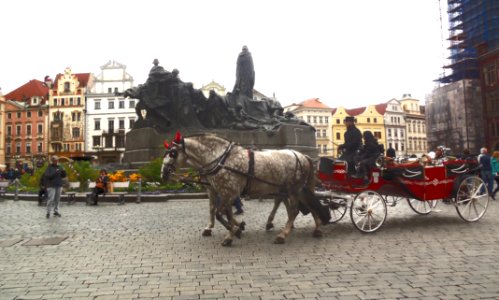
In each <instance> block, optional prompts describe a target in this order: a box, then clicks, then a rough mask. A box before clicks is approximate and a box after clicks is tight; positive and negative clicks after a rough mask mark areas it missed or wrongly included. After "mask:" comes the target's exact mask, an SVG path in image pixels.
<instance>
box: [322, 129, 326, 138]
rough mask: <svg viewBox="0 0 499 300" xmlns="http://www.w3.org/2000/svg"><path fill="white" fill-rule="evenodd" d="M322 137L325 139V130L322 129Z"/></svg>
mask: <svg viewBox="0 0 499 300" xmlns="http://www.w3.org/2000/svg"><path fill="white" fill-rule="evenodd" d="M322 137H326V129H322Z"/></svg>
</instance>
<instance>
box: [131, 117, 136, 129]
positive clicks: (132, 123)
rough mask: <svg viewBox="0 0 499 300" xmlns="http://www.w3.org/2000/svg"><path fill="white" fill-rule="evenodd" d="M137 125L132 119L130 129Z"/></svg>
mask: <svg viewBox="0 0 499 300" xmlns="http://www.w3.org/2000/svg"><path fill="white" fill-rule="evenodd" d="M134 125H135V119H130V129H132V128H133V126H134Z"/></svg>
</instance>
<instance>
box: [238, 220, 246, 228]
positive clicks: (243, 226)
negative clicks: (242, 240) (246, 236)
mask: <svg viewBox="0 0 499 300" xmlns="http://www.w3.org/2000/svg"><path fill="white" fill-rule="evenodd" d="M239 229H241V230H245V229H246V222H244V221H242V222H241V223H240V224H239Z"/></svg>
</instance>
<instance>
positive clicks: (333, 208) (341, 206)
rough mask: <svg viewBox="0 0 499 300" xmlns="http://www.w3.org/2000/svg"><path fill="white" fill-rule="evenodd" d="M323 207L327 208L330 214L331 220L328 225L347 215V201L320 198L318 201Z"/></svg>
mask: <svg viewBox="0 0 499 300" xmlns="http://www.w3.org/2000/svg"><path fill="white" fill-rule="evenodd" d="M319 200H320V202H321V204H322V205H323V206H327V207H328V208H329V211H330V213H331V219H330V220H329V224H333V223H337V222H339V221H340V220H341V219H343V217H344V216H345V215H346V213H347V206H348V205H347V201H346V200H344V199H331V198H322V199H319Z"/></svg>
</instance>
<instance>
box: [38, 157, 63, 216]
mask: <svg viewBox="0 0 499 300" xmlns="http://www.w3.org/2000/svg"><path fill="white" fill-rule="evenodd" d="M50 161H51V163H50V165H49V166H48V167H47V170H45V173H44V174H43V176H44V177H45V184H46V186H47V193H48V200H47V218H50V210H51V209H52V208H53V210H54V216H55V217H60V216H61V214H60V213H59V202H60V200H61V190H62V185H63V182H62V179H63V178H65V177H66V171H64V169H63V168H62V167H61V166H60V165H59V157H57V155H53V156H52V157H51V159H50Z"/></svg>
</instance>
